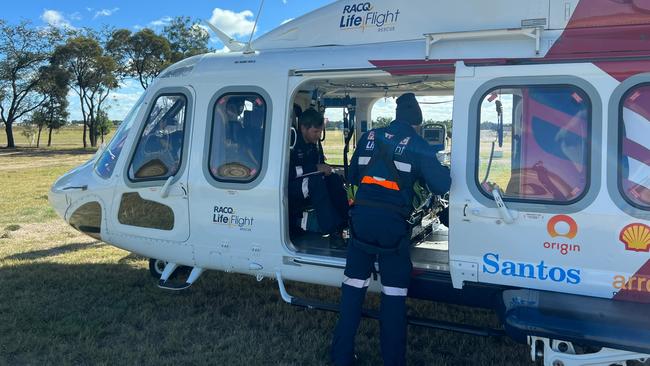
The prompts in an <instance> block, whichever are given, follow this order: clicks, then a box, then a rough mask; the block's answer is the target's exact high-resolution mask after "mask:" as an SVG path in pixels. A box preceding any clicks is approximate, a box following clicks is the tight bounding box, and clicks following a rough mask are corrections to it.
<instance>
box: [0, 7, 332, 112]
mask: <svg viewBox="0 0 650 366" xmlns="http://www.w3.org/2000/svg"><path fill="white" fill-rule="evenodd" d="M331 2H333V1H331V0H265V2H264V8H263V10H262V16H261V17H260V21H259V24H258V27H257V30H256V32H255V34H256V37H257V36H259V35H261V34H264V33H266V32H268V31H270V30H272V29H274V28H275V27H277V26H279V25H280V24H282V23H283V22H285V21H287V20H289V19H293V18H296V17H299V16H301V15H303V14H306V13H308V12H310V11H312V10H314V9H317V8H319V7H321V6H324V5H327V4H329V3H331ZM259 6H260V1H258V0H240V1H234V0H225V1H224V0H218V1H214V0H213V1H205V0H199V1H196V0H188V1H167V0H161V1H147V0H144V1H133V0H128V1H127V0H108V1H106V0H104V1H96V0H86V1H84V0H82V1H52V0H49V1H38V0H24V1H12V0H9V1H6V2H5V4H4V5H3V10H2V13H0V18H2V19H4V20H6V21H7V22H9V23H11V24H16V23H18V22H19V21H22V20H28V21H31V22H32V23H33V24H34V25H35V26H44V25H48V24H49V25H52V26H55V27H69V28H83V27H90V28H95V29H100V28H101V27H103V26H104V25H108V26H111V27H115V28H127V29H130V30H132V31H137V30H139V29H141V28H144V27H148V28H151V29H154V30H156V31H160V30H162V28H163V27H164V26H165V24H167V23H168V22H169V20H170V19H171V18H172V17H175V16H181V15H182V16H190V17H192V18H195V19H200V20H209V21H211V22H212V23H213V24H216V25H217V26H218V27H219V28H220V29H222V30H223V31H225V32H226V33H228V34H229V35H231V36H233V37H235V38H238V39H246V40H247V39H248V37H249V36H250V32H251V30H252V28H253V23H254V21H255V17H256V15H257V12H258V9H259ZM210 47H212V48H214V49H217V50H221V49H223V44H222V43H221V42H219V41H218V40H217V39H216V38H212V39H211V40H210ZM140 93H142V87H140V85H139V83H137V82H135V81H130V80H127V81H126V82H125V83H124V85H122V87H121V88H120V89H118V90H116V91H115V92H113V93H112V94H111V95H110V96H109V100H108V107H109V109H108V113H109V117H110V118H111V119H118V120H119V119H122V118H124V116H125V115H126V114H127V113H128V111H129V109H130V107H131V106H132V105H133V103H134V102H135V101H136V100H137V99H138V97H139V95H140ZM69 99H70V118H71V119H81V111H80V109H79V101H78V97H76V94H74V95H72V94H71V95H70V98H69Z"/></svg>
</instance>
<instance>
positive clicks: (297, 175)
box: [296, 166, 303, 177]
mask: <svg viewBox="0 0 650 366" xmlns="http://www.w3.org/2000/svg"><path fill="white" fill-rule="evenodd" d="M302 173H303V171H302V167H301V166H297V167H296V177H301V176H302Z"/></svg>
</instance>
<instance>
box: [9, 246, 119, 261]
mask: <svg viewBox="0 0 650 366" xmlns="http://www.w3.org/2000/svg"><path fill="white" fill-rule="evenodd" d="M104 245H106V244H104V243H102V242H99V241H94V242H92V243H76V244H68V245H62V246H59V247H54V248H50V249H43V250H34V251H32V252H27V253H18V254H14V255H10V256H8V257H5V258H4V259H14V260H22V261H24V260H35V259H41V258H47V257H54V256H57V255H61V254H67V253H71V252H76V251H79V250H85V249H88V248H91V247H101V246H104Z"/></svg>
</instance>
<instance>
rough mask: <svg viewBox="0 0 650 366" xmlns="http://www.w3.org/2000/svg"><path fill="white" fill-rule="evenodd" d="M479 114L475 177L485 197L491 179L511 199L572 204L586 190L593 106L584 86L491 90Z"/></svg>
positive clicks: (488, 193)
mask: <svg viewBox="0 0 650 366" xmlns="http://www.w3.org/2000/svg"><path fill="white" fill-rule="evenodd" d="M499 103H500V105H501V107H500V108H498V105H499ZM479 113H480V119H479V121H480V123H481V125H480V137H479V141H478V143H479V144H480V146H479V167H478V174H477V180H478V182H479V186H480V188H481V189H482V190H483V192H485V194H486V195H491V191H492V189H491V188H490V183H496V184H497V185H498V186H499V187H500V188H501V189H502V190H503V191H504V198H505V199H507V200H511V201H538V202H543V203H558V204H569V203H573V202H575V201H577V200H579V199H580V198H581V197H582V196H583V194H585V193H586V190H587V186H588V176H589V162H590V160H589V151H590V131H591V104H590V101H589V98H588V96H587V95H586V94H585V93H584V92H583V91H582V90H580V89H578V88H576V87H573V86H568V85H561V86H530V87H517V88H514V87H504V88H500V89H493V90H492V91H490V92H489V93H487V95H486V96H485V97H484V98H483V100H482V103H481V110H480V111H479ZM500 126H502V127H500ZM499 140H502V146H499Z"/></svg>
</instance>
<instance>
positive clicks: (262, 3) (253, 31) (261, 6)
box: [244, 0, 264, 53]
mask: <svg viewBox="0 0 650 366" xmlns="http://www.w3.org/2000/svg"><path fill="white" fill-rule="evenodd" d="M263 7H264V0H262V1H261V2H260V9H259V10H258V11H257V17H256V18H255V24H253V30H252V31H251V36H250V38H249V39H248V43H247V44H246V50H245V51H244V53H253V52H255V51H254V50H253V48H252V47H251V44H252V42H253V35H255V29H256V28H257V22H258V21H259V20H260V15H262V8H263Z"/></svg>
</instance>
